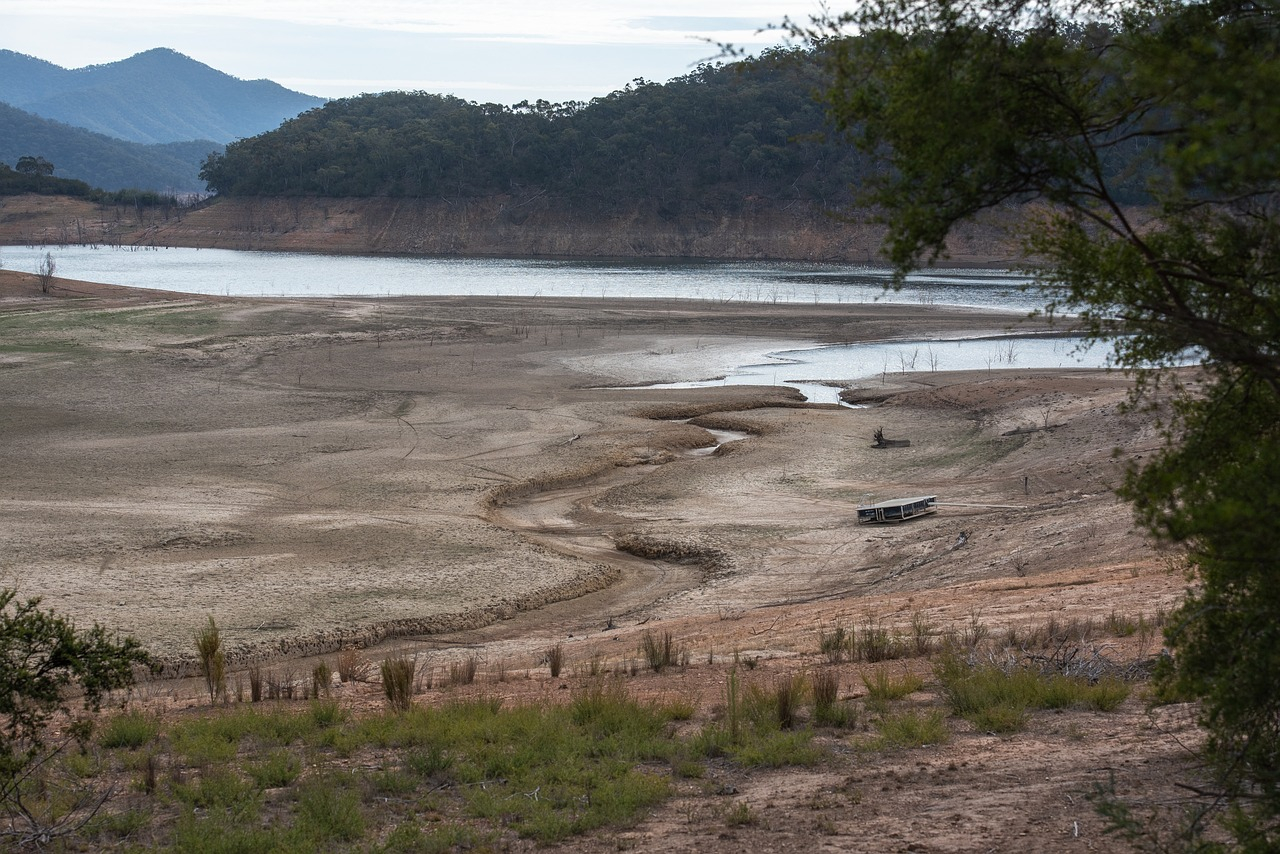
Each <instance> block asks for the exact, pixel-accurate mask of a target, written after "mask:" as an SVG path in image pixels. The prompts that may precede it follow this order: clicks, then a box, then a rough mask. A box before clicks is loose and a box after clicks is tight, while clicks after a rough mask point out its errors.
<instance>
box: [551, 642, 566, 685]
mask: <svg viewBox="0 0 1280 854" xmlns="http://www.w3.org/2000/svg"><path fill="white" fill-rule="evenodd" d="M547 666H548V667H550V668H551V678H552V679H558V678H560V670H561V669H562V668H563V667H564V644H559V643H558V644H555V645H554V646H552V647H550V648H548V649H547Z"/></svg>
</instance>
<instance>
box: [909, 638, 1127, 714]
mask: <svg viewBox="0 0 1280 854" xmlns="http://www.w3.org/2000/svg"><path fill="white" fill-rule="evenodd" d="M934 674H935V675H936V676H937V677H938V682H939V684H940V687H941V691H942V695H943V697H944V698H945V699H946V701H947V703H948V705H950V707H951V710H952V711H953V712H954V713H955V714H957V715H959V716H961V717H963V718H965V719H967V720H969V721H970V722H971V723H973V725H974V726H975V727H977V728H978V729H980V730H983V731H986V732H996V733H1008V732H1017V731H1018V730H1020V729H1022V728H1023V726H1025V724H1026V721H1027V716H1028V712H1029V711H1030V710H1032V709H1064V708H1085V709H1094V710H1097V711H1111V710H1114V709H1115V708H1116V707H1117V706H1119V705H1120V704H1121V703H1122V702H1124V700H1125V699H1126V698H1127V697H1128V696H1129V686H1128V685H1127V684H1125V683H1124V682H1122V681H1120V680H1118V679H1114V678H1108V679H1102V680H1099V681H1098V682H1096V683H1092V684H1091V683H1090V682H1089V681H1088V680H1087V679H1083V678H1078V677H1072V676H1064V675H1062V674H1060V673H1040V672H1037V671H1035V670H1032V669H1030V668H1026V667H1017V666H1013V667H1000V666H998V665H996V664H990V663H988V664H978V665H971V664H969V663H968V662H967V661H965V660H964V659H962V658H960V657H959V656H958V655H955V654H951V655H947V656H944V657H943V658H941V659H940V660H939V661H938V662H937V664H936V665H935V667H934Z"/></svg>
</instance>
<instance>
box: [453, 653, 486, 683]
mask: <svg viewBox="0 0 1280 854" xmlns="http://www.w3.org/2000/svg"><path fill="white" fill-rule="evenodd" d="M479 669H480V657H479V656H478V655H468V656H467V657H466V658H464V659H462V661H455V662H453V663H451V664H450V665H449V684H451V685H470V684H471V683H472V682H474V681H476V671H477V670H479Z"/></svg>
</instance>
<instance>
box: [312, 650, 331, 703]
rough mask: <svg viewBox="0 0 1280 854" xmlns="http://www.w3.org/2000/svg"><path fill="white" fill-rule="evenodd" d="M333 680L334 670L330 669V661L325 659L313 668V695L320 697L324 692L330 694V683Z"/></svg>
mask: <svg viewBox="0 0 1280 854" xmlns="http://www.w3.org/2000/svg"><path fill="white" fill-rule="evenodd" d="M332 681H333V671H332V670H330V669H329V662H327V661H325V660H324V659H320V661H319V662H318V663H317V664H316V666H315V667H313V668H311V696H312V697H319V696H321V695H322V694H323V695H324V696H326V697H327V696H329V685H330V683H331V682H332Z"/></svg>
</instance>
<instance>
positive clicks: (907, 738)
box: [873, 709, 951, 747]
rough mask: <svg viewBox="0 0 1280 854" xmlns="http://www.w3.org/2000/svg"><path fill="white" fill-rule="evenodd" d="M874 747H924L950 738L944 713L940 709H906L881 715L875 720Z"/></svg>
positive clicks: (941, 742)
mask: <svg viewBox="0 0 1280 854" xmlns="http://www.w3.org/2000/svg"><path fill="white" fill-rule="evenodd" d="M876 732H877V736H876V739H875V741H874V742H873V746H876V747H926V746H928V745H931V744H943V743H945V742H946V741H947V740H948V739H950V738H951V731H950V730H949V729H947V721H946V715H945V714H944V713H943V712H942V711H940V710H937V709H935V710H933V711H929V712H923V711H919V710H915V709H912V710H908V711H905V712H898V713H895V714H887V715H884V716H882V717H881V718H880V719H879V720H878V721H877V722H876Z"/></svg>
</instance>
